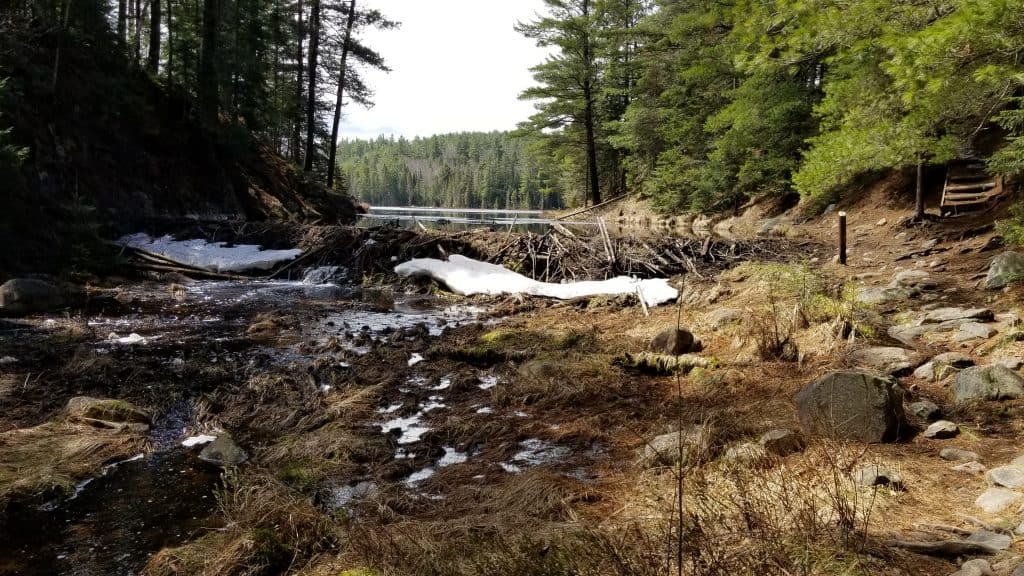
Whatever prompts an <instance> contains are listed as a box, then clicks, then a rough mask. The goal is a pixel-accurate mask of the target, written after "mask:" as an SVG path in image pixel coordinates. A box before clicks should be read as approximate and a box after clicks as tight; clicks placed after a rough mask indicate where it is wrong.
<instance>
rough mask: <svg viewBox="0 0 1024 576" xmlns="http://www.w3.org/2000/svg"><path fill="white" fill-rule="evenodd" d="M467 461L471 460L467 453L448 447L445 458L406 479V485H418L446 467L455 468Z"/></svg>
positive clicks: (445, 450) (445, 449)
mask: <svg viewBox="0 0 1024 576" xmlns="http://www.w3.org/2000/svg"><path fill="white" fill-rule="evenodd" d="M466 460H469V454H467V453H466V452H459V451H458V450H456V449H455V448H449V447H447V446H446V447H445V448H444V456H442V457H441V459H440V460H438V461H437V464H436V465H434V466H429V467H427V468H424V469H423V470H420V471H418V472H414V473H413V474H412V476H409V477H408V478H406V479H405V484H406V485H407V486H412V485H414V484H418V483H420V482H422V481H424V480H426V479H427V478H430V477H431V476H433V475H434V474H436V473H437V471H438V470H440V469H441V468H444V467H446V466H455V465H456V464H462V463H463V462H465V461H466Z"/></svg>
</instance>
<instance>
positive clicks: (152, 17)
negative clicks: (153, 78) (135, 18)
mask: <svg viewBox="0 0 1024 576" xmlns="http://www.w3.org/2000/svg"><path fill="white" fill-rule="evenodd" d="M161 16H162V14H161V13H160V0H153V2H152V3H151V4H150V6H149V54H148V58H147V62H146V69H147V70H149V72H150V74H156V73H158V72H159V71H160V36H161V35H162V33H163V31H162V30H161V29H160V18H161Z"/></svg>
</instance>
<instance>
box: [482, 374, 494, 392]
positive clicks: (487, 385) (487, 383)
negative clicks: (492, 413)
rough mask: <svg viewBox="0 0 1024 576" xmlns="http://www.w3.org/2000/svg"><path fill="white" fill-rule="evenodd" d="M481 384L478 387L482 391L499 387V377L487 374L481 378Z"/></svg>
mask: <svg viewBox="0 0 1024 576" xmlns="http://www.w3.org/2000/svg"><path fill="white" fill-rule="evenodd" d="M479 380H480V384H478V385H477V386H478V387H479V388H480V389H481V390H490V389H491V388H494V387H495V386H497V385H498V377H497V376H495V375H493V374H485V375H483V376H480V377H479Z"/></svg>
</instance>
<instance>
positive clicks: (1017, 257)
mask: <svg viewBox="0 0 1024 576" xmlns="http://www.w3.org/2000/svg"><path fill="white" fill-rule="evenodd" d="M1021 277H1024V254H1022V253H1020V252H1003V253H1002V254H1000V255H999V256H996V257H995V258H993V259H992V264H991V265H990V266H989V268H988V275H987V276H986V277H985V288H988V289H989V290H998V289H1000V288H1005V287H1006V285H1007V284H1009V283H1010V282H1013V281H1015V280H1017V279H1019V278H1021Z"/></svg>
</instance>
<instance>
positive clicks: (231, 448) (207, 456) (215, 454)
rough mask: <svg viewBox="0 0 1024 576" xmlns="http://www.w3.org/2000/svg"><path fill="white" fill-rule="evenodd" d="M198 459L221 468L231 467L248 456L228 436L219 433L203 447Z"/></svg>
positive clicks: (240, 462)
mask: <svg viewBox="0 0 1024 576" xmlns="http://www.w3.org/2000/svg"><path fill="white" fill-rule="evenodd" d="M199 459H200V460H202V461H203V462H208V463H210V464H213V465H214V466H220V467H221V468H233V467H235V466H238V465H239V464H242V463H243V462H245V461H246V460H248V459H249V456H248V454H246V453H245V450H242V448H241V447H239V446H238V444H235V441H234V440H232V439H231V437H230V436H228V435H227V434H221V435H220V436H217V439H216V440H214V441H213V442H211V443H209V444H207V445H206V447H205V448H203V451H202V452H200V453H199Z"/></svg>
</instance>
